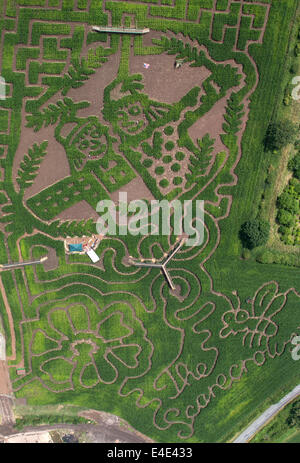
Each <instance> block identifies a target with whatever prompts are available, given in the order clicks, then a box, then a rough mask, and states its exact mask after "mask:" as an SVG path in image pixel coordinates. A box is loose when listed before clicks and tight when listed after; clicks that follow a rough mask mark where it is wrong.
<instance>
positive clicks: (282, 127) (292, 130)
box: [264, 119, 298, 151]
mask: <svg viewBox="0 0 300 463" xmlns="http://www.w3.org/2000/svg"><path fill="white" fill-rule="evenodd" d="M297 129H298V127H297V125H295V124H293V123H292V122H291V121H289V120H288V119H284V120H282V121H278V122H271V124H269V127H268V129H267V133H266V136H265V140H264V144H265V148H266V149H269V150H271V151H274V150H280V149H282V148H284V147H285V146H286V145H287V144H288V143H292V142H293V141H294V138H295V136H296V133H297Z"/></svg>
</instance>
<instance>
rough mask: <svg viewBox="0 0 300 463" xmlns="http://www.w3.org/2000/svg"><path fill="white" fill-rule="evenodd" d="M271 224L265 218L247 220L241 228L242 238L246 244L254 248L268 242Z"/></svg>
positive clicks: (249, 247)
mask: <svg viewBox="0 0 300 463" xmlns="http://www.w3.org/2000/svg"><path fill="white" fill-rule="evenodd" d="M269 233H270V224H269V223H268V222H264V221H263V220H259V219H254V220H248V221H247V222H245V223H244V224H243V225H242V227H241V230H240V238H241V240H242V242H243V244H244V246H245V247H246V248H248V249H253V248H255V247H257V246H263V245H264V244H266V242H267V241H268V238H269Z"/></svg>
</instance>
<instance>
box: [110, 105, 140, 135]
mask: <svg viewBox="0 0 300 463" xmlns="http://www.w3.org/2000/svg"><path fill="white" fill-rule="evenodd" d="M117 126H118V129H119V130H122V131H124V132H127V133H129V134H130V133H139V132H140V131H141V130H143V129H144V128H145V126H146V120H145V119H144V115H143V107H142V105H141V103H140V101H136V102H135V103H133V104H130V105H128V106H127V107H126V103H124V107H123V108H122V109H120V110H119V111H118V112H117Z"/></svg>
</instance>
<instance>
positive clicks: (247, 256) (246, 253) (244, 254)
mask: <svg viewBox="0 0 300 463" xmlns="http://www.w3.org/2000/svg"><path fill="white" fill-rule="evenodd" d="M250 257H251V252H250V250H249V249H247V248H244V249H243V251H242V259H245V260H247V259H250Z"/></svg>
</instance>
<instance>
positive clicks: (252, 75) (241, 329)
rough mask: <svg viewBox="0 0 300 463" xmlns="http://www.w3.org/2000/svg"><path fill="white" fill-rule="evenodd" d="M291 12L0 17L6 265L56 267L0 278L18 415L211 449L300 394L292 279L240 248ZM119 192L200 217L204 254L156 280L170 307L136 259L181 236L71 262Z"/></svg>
mask: <svg viewBox="0 0 300 463" xmlns="http://www.w3.org/2000/svg"><path fill="white" fill-rule="evenodd" d="M297 14H299V11H298V1H297V0H274V1H272V0H270V1H268V0H263V1H262V0H261V1H254V0H251V1H248V2H244V1H236V0H218V1H213V0H190V1H188V0H170V1H166V0H165V1H160V0H136V1H135V0H129V1H116V0H0V31H1V34H0V37H1V40H2V42H1V50H2V53H1V56H0V61H1V76H2V77H3V78H4V79H5V83H6V91H7V92H6V93H7V95H6V98H5V99H0V256H1V261H0V263H2V264H4V263H8V262H18V261H23V260H25V261H26V260H30V259H38V258H40V257H42V256H45V255H48V256H52V257H53V256H55V258H54V259H53V262H54V264H53V265H52V264H51V265H49V266H47V265H46V264H43V265H42V264H41V265H37V266H34V267H31V266H26V267H24V268H18V269H15V270H9V271H8V270H5V271H2V272H1V273H0V277H1V281H2V286H3V287H2V289H1V288H0V289H1V292H0V314H1V319H2V325H3V328H4V331H5V334H6V343H7V351H6V353H7V363H8V367H9V372H10V378H11V382H12V388H13V392H14V395H15V396H16V397H17V398H26V399H27V401H28V404H29V405H30V406H43V405H53V406H54V405H57V404H73V405H76V406H78V407H83V408H92V409H97V410H104V411H107V412H110V413H113V414H115V415H118V416H120V417H122V418H123V419H125V420H126V421H128V422H129V423H130V424H131V425H132V426H133V427H134V428H136V429H137V430H139V431H140V432H142V433H144V434H146V435H147V436H149V437H150V438H152V439H154V440H156V441H158V442H225V441H227V440H229V439H231V438H232V437H233V436H234V435H235V434H236V433H238V432H239V431H240V430H241V429H242V428H243V427H244V426H246V425H247V423H248V422H249V420H251V419H253V418H255V416H256V413H258V411H259V410H263V409H264V408H266V407H267V405H268V403H269V402H270V400H271V398H272V397H277V396H280V395H281V394H283V392H284V391H286V390H287V389H289V388H292V387H293V386H294V385H295V384H298V383H299V379H300V373H299V362H298V363H297V362H296V361H294V360H293V359H292V356H291V349H292V345H291V340H292V338H293V337H294V336H295V335H300V299H299V298H300V289H299V288H300V285H299V282H300V277H299V272H297V271H296V270H297V269H296V270H295V268H293V267H288V266H285V265H281V264H267V263H265V264H262V263H258V262H257V261H255V260H254V259H253V258H251V259H248V260H246V259H241V257H240V256H241V251H242V244H241V242H240V239H239V230H240V227H241V225H242V223H243V222H245V221H246V220H248V219H249V218H255V217H256V216H257V210H258V205H259V203H260V200H261V195H262V191H263V188H264V182H265V177H266V169H267V165H268V162H269V161H268V158H267V157H268V156H270V153H266V152H265V150H264V144H263V141H264V137H265V133H266V130H267V127H268V124H269V123H270V121H271V120H272V119H273V118H274V108H275V107H276V103H277V98H278V95H282V93H283V88H282V80H283V79H284V76H285V73H286V60H287V55H288V50H289V42H290V38H291V34H292V31H294V30H295V28H296V27H298V26H299V22H298V23H297V21H298V19H297V18H299V16H297ZM93 25H95V26H101V25H102V26H107V25H113V26H126V27H133V26H135V27H136V28H139V29H143V28H149V29H150V33H149V35H147V34H145V35H143V36H141V35H140V36H138V35H137V36H133V35H125V34H109V33H105V32H102V33H97V32H93V31H92V26H93ZM178 60H181V61H180V63H181V65H180V67H179V68H178V69H176V68H175V66H174V64H175V62H177V61H178ZM147 63H148V64H149V65H150V67H148V68H147V67H146V66H144V64H147ZM177 76H178V77H177ZM141 185H142V186H141ZM139 188H141V190H139ZM120 191H121V192H127V191H128V192H130V194H135V197H134V199H143V198H145V199H147V200H148V201H149V200H150V199H151V198H153V199H154V198H155V199H156V200H163V199H167V200H170V201H171V200H178V201H180V202H181V203H183V201H185V200H194V201H196V200H204V221H205V227H204V236H203V243H202V244H201V245H200V246H192V245H190V244H188V245H184V246H182V247H181V248H180V250H179V251H178V253H177V254H176V255H175V256H174V258H173V259H172V260H171V261H170V262H169V264H168V271H169V275H170V277H171V278H172V281H173V283H174V285H175V287H176V289H175V290H172V289H171V288H170V287H169V286H168V284H167V281H166V280H165V278H164V275H163V273H162V272H161V270H160V269H159V268H149V267H138V266H134V265H133V264H132V260H130V256H132V259H158V260H159V259H162V258H163V256H164V255H166V253H168V252H169V251H170V249H172V248H173V246H175V244H176V235H175V234H171V235H170V236H160V235H154V234H152V235H151V234H150V233H148V234H146V235H144V236H141V235H135V236H134V235H127V236H125V235H124V234H122V230H121V225H119V224H117V225H116V229H117V232H118V233H117V235H116V236H106V237H105V238H104V239H102V240H101V242H100V244H99V246H98V248H97V251H96V252H97V254H98V255H99V257H100V261H99V263H97V264H95V265H94V264H92V263H91V261H90V260H89V258H88V257H87V256H86V255H76V254H74V255H68V254H66V253H65V249H64V239H65V238H66V237H76V236H82V235H91V234H93V233H96V226H95V216H92V215H91V214H90V216H89V211H91V210H94V211H96V208H97V204H98V203H99V201H102V200H109V199H111V198H114V200H115V198H116V197H117V196H116V195H118V193H119V192H120ZM128 195H129V193H128ZM70 211H71V212H70ZM74 211H75V212H74ZM76 211H77V215H76ZM78 211H79V213H78ZM80 213H82V216H80ZM72 214H75V215H73V216H72ZM174 215H175V214H173V216H172V217H171V228H172V230H173V229H174V228H175V226H176V221H175V218H174ZM79 216H80V218H79ZM150 219H151V216H150ZM194 225H195V223H194ZM148 231H149V230H148ZM49 260H50V259H49ZM23 367H24V370H25V374H23V375H19V374H18V368H23ZM293 438H295V437H294V436H293Z"/></svg>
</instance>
